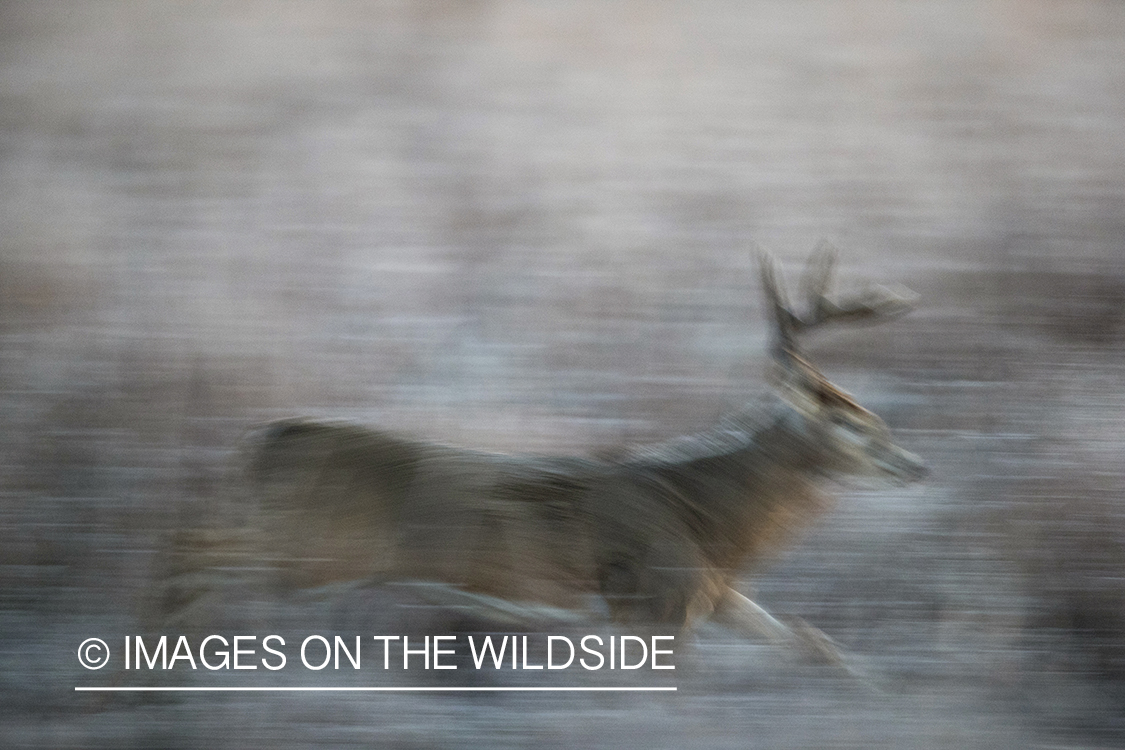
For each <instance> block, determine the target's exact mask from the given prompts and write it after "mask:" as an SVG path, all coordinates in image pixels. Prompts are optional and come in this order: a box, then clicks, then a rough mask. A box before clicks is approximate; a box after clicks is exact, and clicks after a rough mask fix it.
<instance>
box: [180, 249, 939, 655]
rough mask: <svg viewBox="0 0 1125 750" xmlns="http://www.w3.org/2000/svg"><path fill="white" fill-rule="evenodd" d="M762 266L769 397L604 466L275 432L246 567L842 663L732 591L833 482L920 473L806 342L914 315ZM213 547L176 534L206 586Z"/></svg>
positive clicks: (295, 579)
mask: <svg viewBox="0 0 1125 750" xmlns="http://www.w3.org/2000/svg"><path fill="white" fill-rule="evenodd" d="M760 262H761V277H762V283H763V287H764V289H765V295H766V298H767V300H768V302H769V306H770V314H771V318H772V320H773V336H772V344H771V355H772V360H773V363H774V381H775V386H776V387H775V390H776V393H775V394H774V395H773V396H772V397H769V398H767V399H766V400H765V401H764V402H763V403H761V404H758V405H757V406H755V407H753V408H747V409H745V410H743V411H741V412H738V413H736V414H733V415H731V416H730V417H728V418H726V419H724V420H723V421H722V422H721V423H720V424H719V425H717V426H716V427H714V428H713V429H711V430H709V431H706V432H703V433H701V434H698V435H694V436H690V437H684V438H679V439H677V440H675V441H672V442H670V443H667V444H664V445H659V446H655V447H648V448H643V449H638V450H634V451H630V452H627V453H625V454H623V455H620V456H617V457H615V458H614V459H612V460H610V459H606V458H601V459H598V458H588V457H537V456H526V455H499V454H490V453H483V452H477V451H472V450H465V449H461V448H454V447H448V446H443V445H437V444H434V443H430V442H425V441H419V440H412V439H406V438H403V437H400V436H397V435H393V434H388V433H386V432H383V431H380V430H377V429H370V428H366V427H361V426H357V425H353V424H349V423H343V422H326V421H312V420H306V419H291V420H284V421H280V422H276V423H272V424H270V425H268V426H266V427H264V428H262V429H260V430H258V431H257V432H255V433H254V434H253V435H252V437H251V438H249V440H248V447H249V452H250V455H249V461H248V467H247V480H248V486H249V488H250V490H251V492H250V497H251V498H252V499H253V500H254V502H253V503H252V508H253V510H252V515H251V516H250V518H251V522H250V524H249V525H250V526H252V527H253V528H254V534H253V538H254V539H255V540H256V541H255V542H254V545H255V547H254V549H256V550H258V551H257V552H256V553H255V552H251V554H256V555H258V556H259V559H266V558H268V559H270V560H271V561H273V563H272V564H273V565H274V566H275V574H276V576H277V581H278V582H279V584H280V585H281V586H282V588H303V587H316V586H324V585H326V584H332V583H342V582H363V583H364V584H368V583H375V582H418V583H419V584H420V585H419V588H418V590H419V591H422V592H423V595H424V596H427V597H432V598H433V599H435V600H437V601H442V602H450V603H457V604H458V605H460V606H464V605H466V604H468V605H471V606H472V607H474V608H476V609H478V610H479V611H480V612H482V613H485V614H488V615H495V616H497V617H503V618H506V619H510V618H511V617H517V618H518V617H520V616H522V615H528V616H534V615H535V614H536V613H541V612H545V611H553V612H559V611H563V610H570V611H573V610H576V609H577V610H582V609H583V608H584V605H585V604H587V603H588V601H589V598H590V596H591V595H595V596H600V597H602V598H603V600H604V602H605V605H606V607H607V608H608V611H609V614H610V617H611V619H612V620H614V621H615V622H619V623H633V624H637V625H649V626H656V627H658V628H664V629H669V630H672V631H675V632H683V631H688V630H690V629H691V628H692V627H693V626H694V625H696V624H698V623H700V622H701V621H703V620H705V619H710V620H711V621H713V622H716V623H718V624H720V625H722V626H726V627H728V628H731V629H733V630H735V631H738V632H740V633H742V634H745V635H747V636H749V637H753V638H759V639H761V638H765V639H767V640H769V641H772V642H778V643H783V644H786V645H788V646H791V647H794V648H796V649H797V650H798V651H800V652H802V653H804V654H806V655H808V656H810V657H814V658H817V659H822V660H827V661H838V660H839V653H838V652H837V651H836V650H835V648H834V647H833V646H832V644H831V643H830V642H829V641H828V639H827V638H826V637H825V636H823V634H821V633H820V631H818V630H816V629H814V628H812V627H811V626H808V625H806V624H804V623H803V622H802V621H799V620H797V621H788V622H787V623H783V622H781V621H779V620H777V619H775V618H774V617H772V616H771V615H769V614H768V613H767V612H766V611H765V610H763V609H762V608H761V607H759V606H758V605H757V604H755V603H754V602H753V601H751V600H750V599H748V598H746V597H745V596H743V595H742V594H740V593H738V591H736V589H735V588H734V584H735V582H736V579H737V578H738V577H739V576H741V575H746V574H748V573H752V572H753V571H754V569H755V567H756V566H760V565H761V564H762V563H763V561H764V560H766V559H767V556H768V554H769V553H770V552H771V551H772V550H776V549H777V548H778V547H780V546H781V545H784V544H785V543H786V542H787V541H788V540H789V539H791V537H792V534H793V533H794V532H795V531H799V530H800V529H801V528H802V527H804V526H806V525H808V523H809V522H810V521H811V520H812V519H813V518H814V517H815V516H816V515H817V514H818V513H819V512H821V511H823V510H824V509H825V508H826V505H827V503H826V494H825V493H824V492H823V486H824V485H825V484H826V483H828V482H829V481H830V480H832V479H833V478H834V477H840V476H842V475H868V476H873V477H878V478H882V479H884V480H890V481H891V482H899V483H905V482H909V481H913V480H916V479H918V478H920V477H921V476H922V475H923V474H924V473H925V469H924V467H923V464H922V462H921V461H920V460H919V459H918V458H917V457H916V456H914V455H913V454H911V453H908V452H907V451H905V450H903V449H902V448H899V447H898V446H896V445H894V444H893V443H892V442H891V440H890V436H889V433H888V430H887V428H886V426H885V425H884V424H883V422H882V420H880V419H879V418H878V417H877V416H875V415H874V414H872V413H871V412H870V411H868V410H867V409H864V408H863V407H862V406H860V405H859V404H857V403H856V402H855V401H854V400H853V399H852V397H851V396H849V395H848V394H847V393H845V392H844V391H842V390H841V389H839V388H837V387H836V386H834V385H832V384H831V383H830V382H828V380H827V379H826V378H825V377H824V376H823V375H822V374H821V373H820V372H819V371H818V370H817V369H816V368H815V367H814V366H813V365H812V364H811V363H810V362H809V361H808V360H807V359H806V358H805V357H804V356H803V355H802V353H801V349H800V347H799V345H798V339H799V338H800V336H801V335H802V334H804V333H806V332H807V331H809V330H811V329H814V328H818V327H820V326H823V325H825V324H827V323H829V322H832V321H856V320H862V319H869V320H875V319H884V318H889V317H894V316H896V315H898V314H900V313H902V312H904V311H906V310H907V309H909V306H910V305H909V300H908V299H907V297H906V296H905V295H902V294H898V293H895V292H892V291H890V290H886V289H881V288H879V289H876V290H874V291H870V292H868V293H866V294H864V295H860V296H858V297H855V298H851V299H847V300H842V301H835V302H834V301H832V300H831V299H830V298H829V297H828V296H827V292H828V287H829V283H830V278H831V273H832V267H833V263H834V254H833V253H831V252H830V251H828V252H822V253H819V254H814V258H813V260H812V261H811V262H810V265H809V270H808V272H807V273H806V275H805V277H804V280H803V289H804V292H805V294H806V295H807V298H808V299H807V307H806V309H805V310H804V311H802V312H800V313H799V312H798V311H796V310H794V308H792V307H791V306H790V305H789V303H788V302H787V301H786V295H785V293H784V291H783V289H782V288H781V286H779V284H778V280H777V272H776V270H775V268H774V264H773V261H772V259H771V258H769V257H768V256H766V255H764V254H763V255H762V256H761V258H760ZM215 539H216V537H214V536H208V535H207V534H201V535H200V534H197V535H185V537H184V540H186V541H184V540H181V541H182V543H181V546H180V551H181V553H183V555H182V556H183V557H186V556H188V555H189V554H193V553H194V554H193V556H194V557H195V563H194V565H191V566H189V567H191V568H193V569H194V570H195V574H193V576H191V577H190V579H191V580H193V581H195V582H197V583H198V581H199V580H201V579H200V578H199V576H198V571H199V570H200V563H201V561H202V567H203V568H206V567H207V566H208V565H210V566H211V567H212V569H217V568H219V567H221V566H222V565H223V564H224V563H223V561H224V560H227V561H228V562H227V563H226V564H228V565H229V560H230V558H229V554H230V550H229V549H228V546H229V545H228V544H227V543H226V541H225V540H220V541H218V542H216V541H215ZM224 539H225V538H224ZM242 554H244V555H245V554H246V550H245V549H244V550H243V551H242ZM192 589H195V591H194V592H193V591H192ZM198 591H199V589H198V588H197V587H196V586H195V585H189V586H187V587H181V588H180V590H179V591H178V593H177V595H176V596H175V597H174V600H170V601H172V602H173V605H174V607H178V608H183V607H185V606H186V607H188V608H190V605H191V602H192V599H193V597H194V596H195V593H198ZM173 619H175V616H173Z"/></svg>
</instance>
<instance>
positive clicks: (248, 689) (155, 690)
mask: <svg viewBox="0 0 1125 750" xmlns="http://www.w3.org/2000/svg"><path fill="white" fill-rule="evenodd" d="M74 689H75V690H76V691H78V692H103V693H174V692H180V693H188V692H194V693H200V692H224V693H348V692H351V693H358V692H368V693H370V692H379V693H437V692H442V693H515V692H523V693H531V692H541V693H543V692H552V693H578V692H603V693H605V692H616V693H628V692H632V693H655V692H675V691H676V689H677V688H674V687H76V688H74Z"/></svg>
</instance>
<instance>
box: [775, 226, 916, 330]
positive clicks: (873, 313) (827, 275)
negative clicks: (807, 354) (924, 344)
mask: <svg viewBox="0 0 1125 750" xmlns="http://www.w3.org/2000/svg"><path fill="white" fill-rule="evenodd" d="M836 255H837V253H836V249H835V248H833V247H832V246H831V245H830V244H828V243H827V242H822V243H821V244H820V245H819V246H818V248H817V249H816V250H815V251H814V252H813V255H812V257H811V258H810V259H809V264H808V268H807V269H806V271H805V275H804V277H803V278H802V283H801V287H802V291H803V292H804V293H805V295H806V297H807V299H808V305H809V310H808V313H807V315H806V316H805V317H804V318H796V317H795V318H794V320H795V325H794V330H795V332H796V333H800V332H802V331H806V330H808V329H810V328H816V327H817V326H821V325H824V324H825V323H827V322H829V321H831V320H874V319H888V318H894V317H897V316H899V315H902V314H903V313H905V312H908V311H909V310H911V309H912V308H913V307H914V302H915V301H916V300H917V297H918V295H916V294H914V293H913V292H911V291H910V290H909V289H904V288H901V287H899V288H896V289H889V288H887V287H884V286H872V287H870V288H868V289H866V290H865V291H863V292H862V293H860V294H857V295H853V296H851V297H848V298H845V299H844V300H841V301H840V302H833V301H832V300H830V299H829V298H828V296H827V295H828V288H829V286H830V283H831V280H832V271H833V269H834V267H835V264H836Z"/></svg>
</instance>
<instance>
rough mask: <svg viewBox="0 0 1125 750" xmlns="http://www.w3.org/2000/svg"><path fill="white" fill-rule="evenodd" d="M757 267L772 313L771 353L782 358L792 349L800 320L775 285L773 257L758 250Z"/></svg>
mask: <svg viewBox="0 0 1125 750" xmlns="http://www.w3.org/2000/svg"><path fill="white" fill-rule="evenodd" d="M758 267H759V269H760V270H761V275H762V289H763V290H764V291H765V293H766V300H767V301H768V303H769V306H770V310H771V311H772V313H773V320H774V334H775V335H774V337H773V343H772V344H771V347H770V348H771V351H772V353H773V355H774V357H775V358H783V357H784V355H785V354H786V353H787V352H789V351H791V350H792V349H793V336H794V334H795V333H796V329H797V327H798V325H799V324H800V320H799V319H798V318H797V316H796V315H794V314H793V311H792V310H791V309H790V308H789V303H788V301H787V300H786V297H785V290H784V289H783V288H782V287H781V285H779V284H778V283H777V277H778V273H779V272H778V269H777V265H776V264H775V263H774V260H773V256H771V255H770V254H769V253H768V252H766V251H765V250H762V249H759V250H758Z"/></svg>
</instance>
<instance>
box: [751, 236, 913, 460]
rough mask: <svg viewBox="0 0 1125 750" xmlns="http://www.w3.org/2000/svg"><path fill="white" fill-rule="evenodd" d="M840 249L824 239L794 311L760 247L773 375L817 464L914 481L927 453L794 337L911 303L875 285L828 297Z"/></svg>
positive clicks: (905, 295)
mask: <svg viewBox="0 0 1125 750" xmlns="http://www.w3.org/2000/svg"><path fill="white" fill-rule="evenodd" d="M835 260H836V254H835V252H834V251H833V250H832V249H831V248H829V247H827V246H823V247H822V248H821V249H820V250H818V251H817V252H815V253H814V254H813V257H812V258H811V259H810V260H809V265H808V269H807V270H806V272H805V275H804V277H803V278H802V282H801V288H802V291H803V293H804V295H805V297H806V309H805V310H804V311H803V312H802V313H800V314H799V313H798V312H797V311H795V310H794V309H793V308H792V307H791V306H790V305H789V303H788V301H787V299H786V295H785V291H784V289H783V288H782V287H781V285H780V284H779V283H778V276H779V274H778V271H777V270H776V268H775V266H774V262H773V259H772V258H771V257H770V256H769V255H767V254H765V253H762V254H761V258H760V262H761V272H762V285H763V286H764V288H765V292H766V298H767V300H768V304H769V306H770V310H771V314H772V317H773V321H774V329H773V336H772V342H771V345H770V354H771V356H772V358H773V361H774V381H775V383H776V386H777V388H778V390H779V392H780V395H781V397H782V399H783V400H784V401H786V402H787V403H788V404H789V405H790V406H791V407H792V413H791V414H790V415H789V417H790V418H791V419H792V420H793V421H794V423H795V428H796V431H797V432H798V433H799V435H800V436H801V437H802V440H803V443H804V447H805V449H806V450H808V451H809V452H810V453H811V454H813V455H814V456H815V463H816V465H817V466H818V467H821V468H823V469H824V470H825V472H826V473H830V474H837V475H838V474H846V475H857V476H871V477H877V478H881V479H886V480H889V481H892V482H910V481H914V480H917V479H920V478H921V477H922V476H924V475H925V474H926V472H927V470H926V468H925V465H924V464H923V463H922V460H921V459H920V458H918V457H917V456H915V455H914V454H913V453H910V452H909V451H906V450H904V449H902V448H900V447H898V446H897V445H895V444H894V443H892V442H891V437H890V432H889V431H888V429H887V426H886V425H885V424H884V423H883V420H881V419H880V418H879V417H877V416H876V415H875V414H873V413H872V412H870V411H869V410H867V409H865V408H863V407H862V406H860V405H859V404H858V403H857V402H856V401H855V399H854V398H852V396H851V395H849V394H848V393H846V392H845V391H844V390H842V389H841V388H839V387H837V386H835V385H833V384H832V383H830V382H829V381H828V379H827V378H826V377H824V375H823V374H821V372H820V371H819V370H818V369H817V368H816V367H815V366H813V364H812V363H811V362H809V360H808V359H806V358H805V356H804V355H803V354H802V353H801V350H800V347H799V346H798V343H797V339H798V337H799V336H800V335H801V334H803V333H804V332H805V331H808V330H809V329H812V328H816V327H818V326H821V325H824V324H826V323H828V322H830V321H864V320H867V321H871V320H886V319H889V318H893V317H897V316H898V315H901V314H903V313H904V312H906V311H908V310H909V309H911V307H912V305H913V297H914V295H913V294H911V293H910V292H909V291H906V290H899V291H895V290H891V289H887V288H885V287H873V288H871V289H869V290H868V291H866V292H865V293H863V294H860V295H858V296H856V297H853V298H848V299H844V300H840V301H832V300H830V299H829V298H828V295H827V293H828V288H829V286H830V284H831V280H832V270H833V266H834V265H835Z"/></svg>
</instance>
